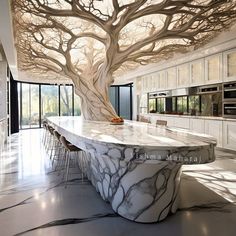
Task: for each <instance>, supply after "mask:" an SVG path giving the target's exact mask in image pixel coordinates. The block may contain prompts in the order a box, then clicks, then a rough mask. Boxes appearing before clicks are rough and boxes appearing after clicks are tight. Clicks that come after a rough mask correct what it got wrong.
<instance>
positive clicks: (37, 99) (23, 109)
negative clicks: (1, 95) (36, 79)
mask: <svg viewBox="0 0 236 236" xmlns="http://www.w3.org/2000/svg"><path fill="white" fill-rule="evenodd" d="M18 94H19V95H18V100H19V111H20V117H19V120H20V122H19V123H20V128H21V129H25V128H39V127H42V120H43V119H44V118H46V117H49V116H58V115H61V116H71V115H80V114H81V112H80V98H79V97H78V96H77V95H75V94H74V88H73V86H72V85H49V84H28V83H18Z"/></svg>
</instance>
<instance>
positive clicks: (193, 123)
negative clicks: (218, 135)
mask: <svg viewBox="0 0 236 236" xmlns="http://www.w3.org/2000/svg"><path fill="white" fill-rule="evenodd" d="M190 130H192V131H194V132H197V133H202V134H204V133H205V120H204V119H196V118H190Z"/></svg>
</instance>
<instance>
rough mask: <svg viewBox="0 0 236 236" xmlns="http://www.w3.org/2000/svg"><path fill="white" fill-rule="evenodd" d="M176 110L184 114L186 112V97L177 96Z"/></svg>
mask: <svg viewBox="0 0 236 236" xmlns="http://www.w3.org/2000/svg"><path fill="white" fill-rule="evenodd" d="M177 112H178V113H180V114H186V113H187V112H188V97H187V96H183V97H177Z"/></svg>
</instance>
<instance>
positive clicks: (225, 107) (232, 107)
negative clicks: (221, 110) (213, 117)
mask: <svg viewBox="0 0 236 236" xmlns="http://www.w3.org/2000/svg"><path fill="white" fill-rule="evenodd" d="M225 109H236V107H225Z"/></svg>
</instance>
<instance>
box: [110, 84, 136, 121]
mask: <svg viewBox="0 0 236 236" xmlns="http://www.w3.org/2000/svg"><path fill="white" fill-rule="evenodd" d="M109 97H110V101H111V104H112V106H113V107H114V109H115V110H116V113H117V115H118V116H121V117H123V118H124V119H130V120H131V119H132V84H127V85H120V86H118V85H117V86H111V87H110V89H109Z"/></svg>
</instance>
